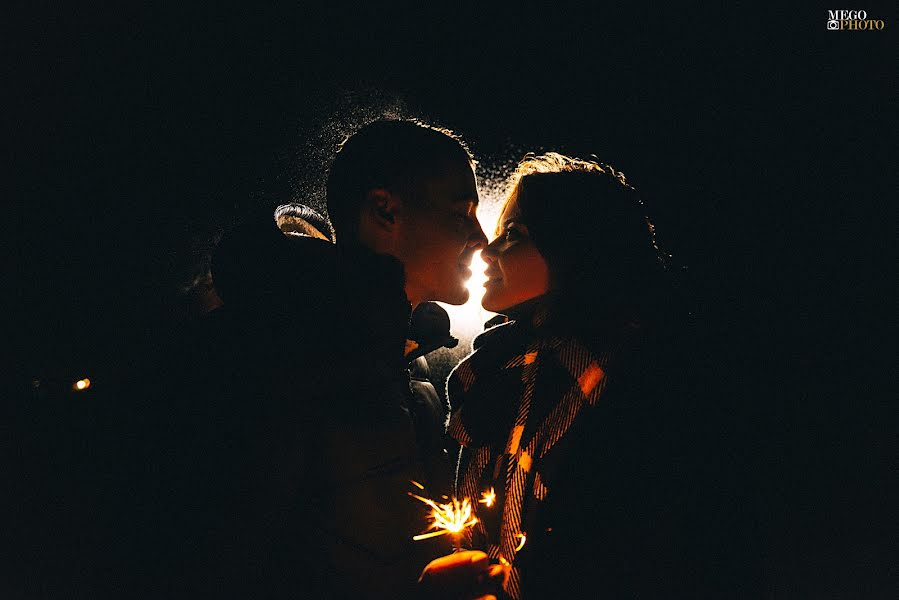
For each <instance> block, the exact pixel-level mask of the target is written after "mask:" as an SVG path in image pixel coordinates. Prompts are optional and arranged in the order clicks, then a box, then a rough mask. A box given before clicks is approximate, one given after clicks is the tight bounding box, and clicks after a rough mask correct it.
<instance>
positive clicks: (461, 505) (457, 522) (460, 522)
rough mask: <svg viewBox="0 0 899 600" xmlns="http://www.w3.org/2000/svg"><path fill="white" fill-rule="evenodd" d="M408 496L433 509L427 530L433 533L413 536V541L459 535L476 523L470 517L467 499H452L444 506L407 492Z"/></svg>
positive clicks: (475, 520) (470, 512) (475, 519)
mask: <svg viewBox="0 0 899 600" xmlns="http://www.w3.org/2000/svg"><path fill="white" fill-rule="evenodd" d="M409 495H410V496H412V497H413V498H415V499H416V500H418V501H419V502H423V503H424V504H427V505H428V506H430V507H431V508H432V509H433V510H432V511H431V515H430V516H431V519H432V521H431V526H430V527H429V528H428V529H433V530H435V531H429V532H428V533H422V534H421V535H416V536H413V537H412V539H413V540H415V541H418V540H426V539H428V538H432V537H437V536H438V535H445V534H447V533H452V534H459V533H461V532H462V531H463V530H464V529H465V528H467V527H471V526H472V525H474V524H475V523H477V522H478V520H477V518H476V517H474V516H473V515H472V510H471V501H469V499H468V498H465V499H463V500H459V499H457V498H453V499H452V500H451V501H450V502H448V503H446V504H439V503H437V502H434V501H433V500H431V499H430V498H424V497H422V496H419V495H418V494H413V493H412V492H409Z"/></svg>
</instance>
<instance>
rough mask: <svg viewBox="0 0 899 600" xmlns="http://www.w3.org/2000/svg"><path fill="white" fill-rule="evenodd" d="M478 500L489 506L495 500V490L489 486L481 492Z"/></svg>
mask: <svg viewBox="0 0 899 600" xmlns="http://www.w3.org/2000/svg"><path fill="white" fill-rule="evenodd" d="M478 502H480V503H481V504H483V505H484V506H486V507H487V508H490V507H491V506H493V503H494V502H496V491H495V490H494V489H493V488H492V487H491V488H490V489H489V490H487V491H486V492H481V499H480V500H478Z"/></svg>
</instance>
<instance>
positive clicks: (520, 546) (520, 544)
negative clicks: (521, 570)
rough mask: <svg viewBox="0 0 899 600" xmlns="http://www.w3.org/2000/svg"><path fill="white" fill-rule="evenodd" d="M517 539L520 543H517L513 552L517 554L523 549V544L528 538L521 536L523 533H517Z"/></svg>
mask: <svg viewBox="0 0 899 600" xmlns="http://www.w3.org/2000/svg"><path fill="white" fill-rule="evenodd" d="M518 537H520V538H521V541H520V542H518V546H516V547H515V552H518V551H519V550H521V549H522V548H524V543H525V542H526V541H528V536H527V535H525V534H523V533H519V534H518Z"/></svg>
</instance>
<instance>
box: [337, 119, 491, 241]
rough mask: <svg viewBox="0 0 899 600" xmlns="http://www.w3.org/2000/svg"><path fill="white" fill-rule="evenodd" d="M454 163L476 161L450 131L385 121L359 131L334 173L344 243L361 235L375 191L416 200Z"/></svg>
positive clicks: (344, 149)
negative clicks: (367, 204) (363, 218)
mask: <svg viewBox="0 0 899 600" xmlns="http://www.w3.org/2000/svg"><path fill="white" fill-rule="evenodd" d="M454 162H457V163H462V162H464V163H466V164H469V165H473V164H474V159H473V158H472V156H471V153H470V152H469V150H468V148H467V147H466V146H465V144H464V143H463V142H462V141H461V140H460V139H459V138H458V137H456V135H455V134H453V133H452V132H451V131H449V130H446V129H441V128H437V127H432V126H430V125H426V124H424V123H420V122H418V121H406V120H382V121H375V122H374V123H370V124H369V125H366V126H365V127H363V128H362V129H360V130H359V131H357V132H356V133H355V134H353V135H352V136H350V137H349V138H348V139H347V140H346V141H344V142H343V144H342V145H341V147H340V150H339V151H338V152H337V157H336V158H335V159H334V162H333V163H332V164H331V169H330V171H329V173H328V189H327V199H328V215H329V217H330V218H331V223H333V224H334V229H335V231H336V232H337V237H338V242H339V241H340V240H341V239H343V240H344V241H346V240H353V239H355V238H356V237H357V236H358V231H359V216H360V211H361V207H362V201H363V199H364V198H365V195H366V194H367V193H368V192H369V191H371V190H373V189H377V188H384V189H386V190H388V191H390V192H393V193H396V194H398V195H399V196H401V197H403V198H404V199H407V200H408V199H413V198H415V197H416V196H417V194H418V191H419V189H420V187H421V184H422V182H423V181H425V180H426V179H428V178H430V177H434V176H436V175H438V174H439V173H440V170H441V169H442V168H443V167H445V165H446V164H447V163H450V164H452V163H454Z"/></svg>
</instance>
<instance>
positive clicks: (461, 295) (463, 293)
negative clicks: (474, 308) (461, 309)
mask: <svg viewBox="0 0 899 600" xmlns="http://www.w3.org/2000/svg"><path fill="white" fill-rule="evenodd" d="M470 296H471V293H470V292H469V291H468V288H462V289H460V290H454V291H452V292H449V293H446V294H443V297H442V298H440V302H443V303H444V304H452V305H453V306H461V305H462V304H465V303H466V302H468V298H469V297H470Z"/></svg>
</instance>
